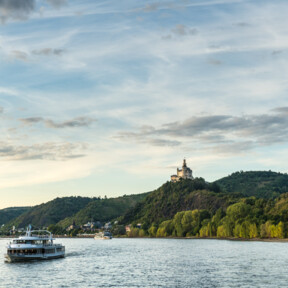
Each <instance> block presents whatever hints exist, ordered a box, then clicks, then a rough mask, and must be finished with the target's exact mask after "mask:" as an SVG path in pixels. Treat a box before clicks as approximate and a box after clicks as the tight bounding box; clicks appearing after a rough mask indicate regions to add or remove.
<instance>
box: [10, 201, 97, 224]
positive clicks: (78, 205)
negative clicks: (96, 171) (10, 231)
mask: <svg viewBox="0 0 288 288" xmlns="http://www.w3.org/2000/svg"><path fill="white" fill-rule="evenodd" d="M94 199H95V198H89V197H63V198H56V199H54V200H52V201H49V202H47V203H44V204H41V205H37V206H34V207H32V208H31V209H30V210H28V211H27V212H26V213H24V214H22V215H20V216H19V217H17V218H16V219H14V220H12V221H11V222H9V223H8V225H9V226H12V225H15V226H16V227H25V226H27V225H29V224H32V225H34V226H36V227H43V226H48V225H50V224H56V223H58V222H59V221H60V220H62V219H64V218H66V217H69V216H72V215H74V214H75V213H77V212H78V211H79V210H81V209H82V208H84V207H85V206H86V205H87V204H88V203H90V202H91V201H93V200H94Z"/></svg>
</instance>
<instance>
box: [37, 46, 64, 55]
mask: <svg viewBox="0 0 288 288" xmlns="http://www.w3.org/2000/svg"><path fill="white" fill-rule="evenodd" d="M63 52H64V50H63V49H53V48H43V49H39V50H33V51H32V54H34V55H41V56H42V55H44V56H51V55H56V56H60V55H62V54H63Z"/></svg>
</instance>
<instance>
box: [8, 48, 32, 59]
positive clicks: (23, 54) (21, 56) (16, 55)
mask: <svg viewBox="0 0 288 288" xmlns="http://www.w3.org/2000/svg"><path fill="white" fill-rule="evenodd" d="M11 54H12V56H13V57H14V58H16V59H18V60H27V58H28V54H27V53H26V52H23V51H19V50H14V51H12V52H11Z"/></svg>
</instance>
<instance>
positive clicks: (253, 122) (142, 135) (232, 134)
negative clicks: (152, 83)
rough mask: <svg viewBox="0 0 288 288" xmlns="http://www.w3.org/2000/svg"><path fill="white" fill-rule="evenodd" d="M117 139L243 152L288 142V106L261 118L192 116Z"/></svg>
mask: <svg viewBox="0 0 288 288" xmlns="http://www.w3.org/2000/svg"><path fill="white" fill-rule="evenodd" d="M118 138H119V139H121V140H125V141H131V140H132V141H133V140H134V141H135V142H142V143H148V144H151V145H155V144H154V143H153V142H154V141H155V143H157V141H159V139H161V141H163V144H164V143H165V142H166V141H167V143H169V141H172V143H174V145H171V146H176V145H177V146H178V145H182V146H186V147H190V146H191V145H192V146H195V145H197V146H198V148H199V144H200V148H201V149H206V150H212V151H217V152H220V151H222V153H223V152H225V153H232V152H234V153H236V152H244V151H248V150H252V149H254V148H256V147H259V146H261V147H266V146H270V145H274V144H281V143H286V142H288V107H278V108H276V109H273V110H272V113H266V114H260V115H244V116H233V115H208V116H193V117H190V118H188V119H186V120H185V121H182V122H173V123H166V124H163V125H162V126H160V127H158V128H157V127H153V126H149V127H147V126H145V128H143V127H141V128H139V129H138V131H136V132H121V133H119V135H118ZM161 141H160V142H159V143H160V144H161ZM173 141H174V142H173ZM172 143H171V144H172Z"/></svg>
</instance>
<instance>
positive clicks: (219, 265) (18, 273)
mask: <svg viewBox="0 0 288 288" xmlns="http://www.w3.org/2000/svg"><path fill="white" fill-rule="evenodd" d="M8 241H9V239H1V240H0V251H1V257H2V261H0V287H5V288H8V287H20V288H22V287H29V288H30V287H83V288H86V287H195V288H202V287H203V288H204V287H207V288H208V287H209V288H211V287H221V288H225V287H229V288H230V287H237V288H238V287H241V288H244V287H253V288H255V287H259V288H260V287H261V288H263V287H269V288H271V287H288V273H287V269H288V243H287V242H286V243H277V242H250V241H248V242H244V241H226V240H203V239H199V240H198V239H112V240H94V239H57V240H56V242H61V243H63V244H64V245H65V246H66V257H65V258H63V259H56V260H48V261H34V262H28V263H5V262H4V255H3V254H4V253H5V246H6V243H7V242H8Z"/></svg>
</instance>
